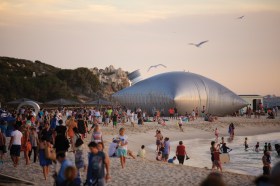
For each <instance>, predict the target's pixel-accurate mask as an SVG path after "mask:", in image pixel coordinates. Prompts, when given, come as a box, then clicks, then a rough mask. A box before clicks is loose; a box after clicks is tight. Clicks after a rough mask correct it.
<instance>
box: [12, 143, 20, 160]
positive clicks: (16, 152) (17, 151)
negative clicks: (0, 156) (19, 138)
mask: <svg viewBox="0 0 280 186" xmlns="http://www.w3.org/2000/svg"><path fill="white" fill-rule="evenodd" d="M20 149H21V145H12V146H11V149H10V155H11V156H17V157H20Z"/></svg>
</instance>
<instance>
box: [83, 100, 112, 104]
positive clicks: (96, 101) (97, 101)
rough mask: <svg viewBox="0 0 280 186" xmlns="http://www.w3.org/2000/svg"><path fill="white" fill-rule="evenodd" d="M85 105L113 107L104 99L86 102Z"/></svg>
mask: <svg viewBox="0 0 280 186" xmlns="http://www.w3.org/2000/svg"><path fill="white" fill-rule="evenodd" d="M84 104H85V105H113V103H112V102H110V101H106V100H103V99H98V100H95V101H89V102H86V103H84Z"/></svg>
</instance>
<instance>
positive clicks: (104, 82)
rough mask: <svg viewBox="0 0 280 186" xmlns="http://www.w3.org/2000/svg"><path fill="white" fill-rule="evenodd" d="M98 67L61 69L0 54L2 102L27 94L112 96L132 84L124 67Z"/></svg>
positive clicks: (39, 96) (41, 98) (83, 97)
mask: <svg viewBox="0 0 280 186" xmlns="http://www.w3.org/2000/svg"><path fill="white" fill-rule="evenodd" d="M96 69H97V68H93V69H87V68H77V69H74V70H70V69H60V68H57V67H54V66H51V65H48V64H45V63H42V62H40V61H35V62H32V61H29V60H25V59H15V58H9V57H0V102H8V101H11V100H15V99H19V98H23V97H27V98H30V99H34V100H37V101H40V102H45V101H49V100H52V99H57V98H69V99H78V100H80V101H82V102H83V101H88V100H92V99H97V98H106V99H110V97H111V94H113V93H115V92H116V91H118V90H120V89H123V88H125V87H127V86H128V85H129V81H128V79H127V72H124V71H122V70H121V69H114V67H112V66H111V67H108V68H106V69H104V70H103V69H97V70H96ZM109 69H110V70H109Z"/></svg>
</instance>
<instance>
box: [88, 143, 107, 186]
mask: <svg viewBox="0 0 280 186" xmlns="http://www.w3.org/2000/svg"><path fill="white" fill-rule="evenodd" d="M88 147H89V150H90V153H89V158H88V169H87V178H86V184H87V185H89V186H95V185H96V186H105V185H106V182H108V180H109V179H110V159H109V158H108V156H106V155H105V153H104V152H102V151H99V150H98V147H97V143H95V142H94V141H92V142H90V143H89V144H88Z"/></svg>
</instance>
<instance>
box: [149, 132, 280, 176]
mask: <svg viewBox="0 0 280 186" xmlns="http://www.w3.org/2000/svg"><path fill="white" fill-rule="evenodd" d="M245 137H247V138H248V144H249V149H248V150H247V151H245V150H244V140H245ZM224 138H225V142H226V143H227V146H228V147H229V148H231V149H232V151H231V152H229V155H230V162H229V163H227V164H223V170H225V171H230V172H235V173H240V174H246V175H253V176H257V175H260V174H262V156H263V148H264V143H265V142H267V143H271V145H272V150H273V151H272V152H271V160H272V165H274V164H276V163H277V162H279V161H280V157H279V156H278V155H277V152H276V151H275V147H274V144H280V133H279V132H277V133H269V134H261V135H254V136H235V137H234V139H233V140H232V141H229V139H228V137H224ZM220 139H221V138H219V140H220ZM211 141H215V138H212V139H200V138H196V139H191V140H183V143H184V145H185V146H186V151H187V154H188V156H189V157H190V159H189V160H185V162H184V165H189V166H193V167H200V168H205V167H207V168H209V169H211V168H212V162H211V159H210V158H211V156H210V143H211ZM219 142H220V141H219ZM257 142H259V143H260V148H259V149H260V151H259V152H255V150H254V147H255V145H256V143H257ZM178 144H179V141H171V153H170V156H169V158H172V157H173V156H174V155H175V152H176V146H177V145H178ZM148 148H150V149H153V150H154V149H156V145H149V146H148ZM175 163H178V161H176V162H175Z"/></svg>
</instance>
